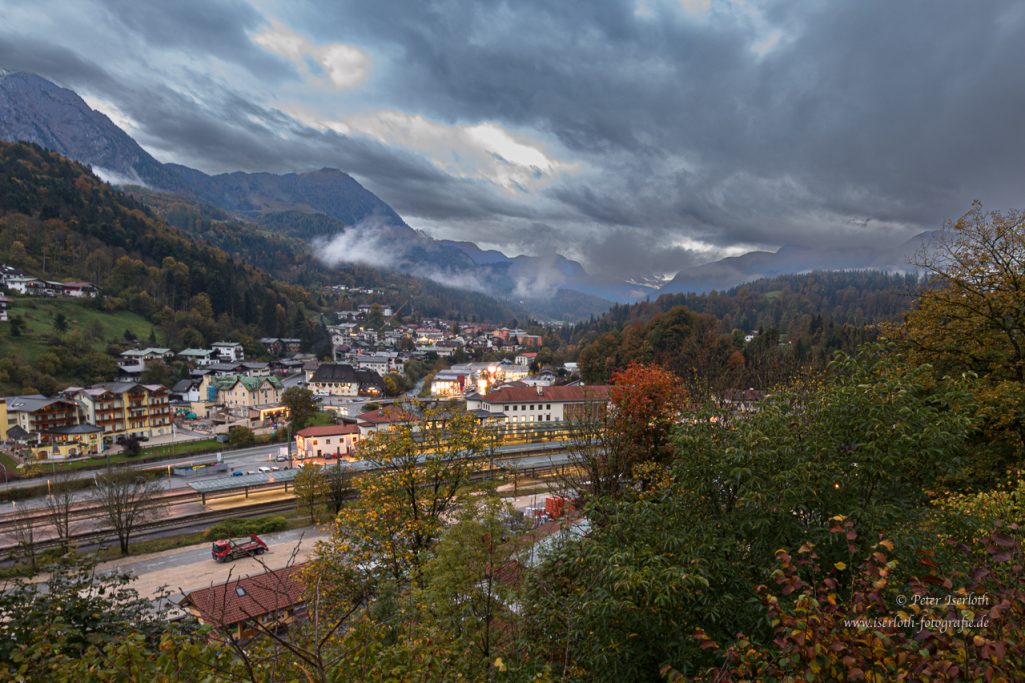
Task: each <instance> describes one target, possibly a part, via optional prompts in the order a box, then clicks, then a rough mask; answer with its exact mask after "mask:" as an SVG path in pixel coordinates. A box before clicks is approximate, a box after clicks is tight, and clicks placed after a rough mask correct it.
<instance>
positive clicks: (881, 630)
mask: <svg viewBox="0 0 1025 683" xmlns="http://www.w3.org/2000/svg"><path fill="white" fill-rule="evenodd" d="M831 531H832V533H833V536H834V537H835V539H836V540H837V541H838V542H839V543H840V544H842V545H844V546H845V547H846V549H847V552H848V553H849V554H850V556H851V557H852V558H856V559H852V561H851V562H850V563H847V562H843V561H837V562H834V563H832V564H831V565H826V566H823V565H822V563H821V561H820V560H821V558H820V557H819V553H818V551H817V549H816V547H815V544H813V543H805V544H804V545H802V546H801V548H800V549H799V550H798V551H797V553H796V554H791V553H790V552H787V551H786V550H779V551H777V554H776V562H777V568H776V570H775V572H774V573H773V582H774V583H775V585H776V587H775V589H769V588H766V587H765V586H763V587H761V594H762V600H763V604H764V605H765V609H766V612H767V614H768V618H769V620H770V623H771V624H772V627H773V634H772V638H771V642H768V643H762V642H757V641H755V640H752V639H751V638H749V637H746V636H740V637H738V638H737V639H736V640H735V641H733V642H732V643H730V644H729V646H728V647H727V648H726V652H725V658H724V663H723V664H722V666H720V667H717V668H716V669H715V670H713V671H709V672H708V676H714V678H715V680H717V681H724V682H726V681H749V680H848V681H885V680H916V681H917V680H922V681H925V680H928V681H939V680H943V681H960V680H966V681H977V680H984V681H991V680H1007V681H1010V680H1020V678H1021V672H1022V671H1023V670H1025V564H1023V557H1022V550H1021V545H1020V542H1019V540H1017V539H1016V538H1014V537H1013V536H1012V535H1011V534H1017V532H1018V529H1017V526H1016V525H1012V526H1011V527H1010V528H1009V529H1008V530H1007V531H1009V532H1011V534H1008V533H1005V531H1002V530H997V531H993V532H991V533H990V534H988V535H987V536H986V537H985V538H983V539H981V540H980V541H978V542H977V543H974V544H972V545H968V544H965V543H958V542H954V541H950V540H947V541H946V542H947V543H949V544H951V545H953V546H955V549H956V551H957V553H958V554H960V555H961V556H963V557H966V558H968V561H967V562H966V563H964V564H965V566H963V567H950V566H942V565H941V564H939V563H937V562H936V561H935V560H934V559H933V558H932V553H931V552H929V551H928V550H923V551H922V552H921V554H920V555H919V559H918V561H917V563H916V564H917V566H914V567H910V568H906V569H905V570H904V571H905V572H907V571H910V572H912V575H911V576H910V577H909V578H906V579H902V578H901V577H900V573H901V567H900V563H899V562H898V561H896V559H895V557H894V543H893V542H891V541H889V540H886V539H884V540H881V541H879V542H877V543H868V544H865V545H860V544H859V543H858V538H859V537H858V533H857V531H856V530H855V528H854V525H853V524H852V523H851V520H849V519H845V518H844V517H840V516H838V517H835V518H834V519H833V520H832V528H831ZM855 562H856V563H857V564H856V565H855ZM693 635H694V637H695V639H696V640H697V641H698V642H699V643H700V647H702V648H704V649H717V648H718V647H719V645H718V643H716V642H715V641H714V640H712V639H711V638H710V637H709V636H708V634H706V633H705V632H704V631H703V630H701V629H695V631H694V634H693ZM663 675H664V676H665V677H666V679H667V680H670V681H682V680H685V679H684V677H683V676H682V675H680V674H679V672H677V671H675V670H674V669H672V668H671V667H666V668H665V669H664V670H663Z"/></svg>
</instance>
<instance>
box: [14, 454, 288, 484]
mask: <svg viewBox="0 0 1025 683" xmlns="http://www.w3.org/2000/svg"><path fill="white" fill-rule="evenodd" d="M284 445H287V444H271V445H266V446H253V447H251V448H240V449H237V450H224V451H221V457H222V458H223V460H224V462H225V463H227V464H228V465H229V467H234V468H236V469H243V470H249V469H256V468H257V467H259V466H261V465H266V464H267V463H268V462H269V461H271V460H273V459H274V457H275V456H276V455H277V453H278V450H279V449H280V448H281V447H282V446H284ZM216 461H217V454H216V453H205V454H203V455H186V456H182V457H180V458H174V459H170V460H159V461H156V462H140V463H131V464H128V465H124V466H123V467H126V468H128V469H134V470H165V471H166V470H167V469H168V468H170V469H174V468H175V467H177V466H179V465H190V464H201V463H206V464H211V463H214V462H216ZM119 467H122V466H119ZM98 471H99V470H73V471H71V472H68V473H67V477H69V478H71V479H89V478H92V476H93V475H94V474H95V473H96V472H98ZM221 476H223V475H221ZM47 479H48V477H46V476H40V477H32V478H30V479H20V480H18V481H12V482H10V483H9V484H6V485H5V486H4V488H2V489H0V491H6V490H7V489H8V488H10V489H17V488H22V487H28V486H38V485H39V484H43V483H46V480H47ZM174 480H175V478H172V482H174ZM190 480H193V478H191V477H190V478H188V479H185V480H182V478H180V477H179V478H177V483H172V487H173V488H177V487H181V486H188V482H189V481H190ZM0 497H3V495H2V494H0Z"/></svg>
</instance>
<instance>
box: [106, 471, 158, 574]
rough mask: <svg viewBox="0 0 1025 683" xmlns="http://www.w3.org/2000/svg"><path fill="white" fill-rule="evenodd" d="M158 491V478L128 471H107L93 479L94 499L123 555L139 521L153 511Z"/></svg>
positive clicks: (142, 520)
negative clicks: (94, 483) (115, 537)
mask: <svg viewBox="0 0 1025 683" xmlns="http://www.w3.org/2000/svg"><path fill="white" fill-rule="evenodd" d="M159 490H160V481H159V480H154V479H145V478H144V477H142V476H140V475H139V474H138V473H135V472H131V471H125V472H118V471H115V470H107V471H106V472H104V473H103V474H102V475H99V476H98V477H97V478H96V488H95V489H94V491H93V499H94V500H95V501H96V502H97V504H99V506H100V508H101V510H102V514H103V516H104V517H105V518H106V520H107V521H108V522H109V523H110V526H111V528H112V529H113V530H114V533H115V534H116V535H117V540H118V545H119V546H120V548H121V553H122V554H124V555H127V554H128V544H129V541H130V540H131V537H132V534H133V533H135V531H136V529H137V528H138V526H139V524H141V523H143V522H144V521H146V519H148V518H149V517H151V516H152V515H154V514H155V513H156V505H157V500H156V494H157V492H158V491H159Z"/></svg>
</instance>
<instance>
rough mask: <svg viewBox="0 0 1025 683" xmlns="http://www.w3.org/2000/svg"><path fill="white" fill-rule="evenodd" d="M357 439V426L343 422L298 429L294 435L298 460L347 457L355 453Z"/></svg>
mask: <svg viewBox="0 0 1025 683" xmlns="http://www.w3.org/2000/svg"><path fill="white" fill-rule="evenodd" d="M359 439H360V430H359V425H357V424H356V423H354V422H343V423H342V424H337V425H323V426H319V427H306V428H305V429H300V430H299V431H298V432H296V434H295V447H296V452H297V453H298V455H299V457H300V458H338V457H343V456H344V457H348V456H351V455H352V454H353V453H354V452H355V450H356V445H357V444H358V443H359Z"/></svg>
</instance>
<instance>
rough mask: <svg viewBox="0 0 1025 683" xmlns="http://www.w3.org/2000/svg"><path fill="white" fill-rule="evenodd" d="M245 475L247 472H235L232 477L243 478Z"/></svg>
mask: <svg viewBox="0 0 1025 683" xmlns="http://www.w3.org/2000/svg"><path fill="white" fill-rule="evenodd" d="M244 475H245V472H243V471H242V470H235V471H234V472H232V473H231V476H233V477H241V476H244Z"/></svg>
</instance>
